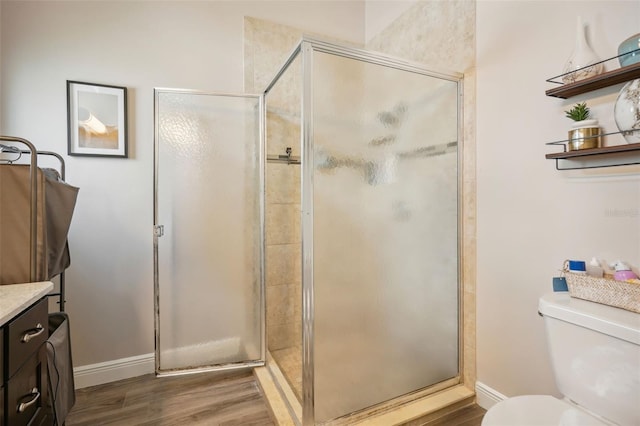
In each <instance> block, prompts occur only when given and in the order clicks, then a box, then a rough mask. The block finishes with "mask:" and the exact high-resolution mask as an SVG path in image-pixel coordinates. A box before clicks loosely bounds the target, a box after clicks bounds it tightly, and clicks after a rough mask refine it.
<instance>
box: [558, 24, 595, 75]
mask: <svg viewBox="0 0 640 426" xmlns="http://www.w3.org/2000/svg"><path fill="white" fill-rule="evenodd" d="M596 62H600V58H598V55H596V53H595V52H594V51H593V50H592V49H591V47H590V46H589V43H587V39H586V37H585V33H584V25H583V24H582V18H581V17H580V16H578V24H577V27H576V46H575V48H574V49H573V53H572V54H571V56H570V57H569V59H568V60H567V63H566V64H565V66H564V71H563V74H566V75H564V76H562V82H563V83H565V84H566V83H574V82H576V81H578V80H583V79H585V78H589V77H593V76H594V75H598V74H601V73H602V72H603V71H604V66H603V65H602V64H601V63H596ZM592 64H593V65H592ZM567 73H568V74H567Z"/></svg>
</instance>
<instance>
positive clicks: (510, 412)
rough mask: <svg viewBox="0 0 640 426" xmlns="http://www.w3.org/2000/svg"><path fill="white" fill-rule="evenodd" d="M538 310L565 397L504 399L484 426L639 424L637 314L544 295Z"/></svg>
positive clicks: (639, 335)
mask: <svg viewBox="0 0 640 426" xmlns="http://www.w3.org/2000/svg"><path fill="white" fill-rule="evenodd" d="M538 311H539V313H540V315H541V316H542V317H543V318H544V324H545V330H546V334H547V343H548V348H549V354H550V357H551V364H552V366H553V372H554V376H555V380H556V384H557V386H558V389H559V390H560V392H561V393H562V395H563V396H564V398H562V399H558V398H555V397H552V396H549V395H525V396H516V397H513V398H508V399H506V400H504V401H501V402H499V403H497V404H496V405H494V406H493V407H491V408H490V409H489V411H487V413H486V414H485V416H484V419H483V421H482V426H551V425H564V426H571V425H575V426H591V425H620V426H635V425H640V314H637V313H634V312H631V311H626V310H623V309H619V308H614V307H612V306H607V305H602V304H599V303H595V302H589V301H586V300H581V299H576V298H573V297H570V296H569V293H566V292H558V293H549V294H546V295H544V296H542V297H541V298H540V301H539V304H538Z"/></svg>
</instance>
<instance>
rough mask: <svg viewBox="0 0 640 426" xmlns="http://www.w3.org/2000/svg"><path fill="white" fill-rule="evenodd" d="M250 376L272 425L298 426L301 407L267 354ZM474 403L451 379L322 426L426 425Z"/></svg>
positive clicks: (456, 382) (293, 392)
mask: <svg viewBox="0 0 640 426" xmlns="http://www.w3.org/2000/svg"><path fill="white" fill-rule="evenodd" d="M254 375H255V377H256V380H257V382H258V385H259V386H260V388H261V390H262V393H263V394H264V396H265V399H266V401H267V406H268V408H269V411H270V413H271V417H272V419H273V421H274V423H275V424H277V425H287V426H289V425H291V426H293V425H301V424H302V405H301V404H300V401H299V400H298V398H297V395H296V393H295V391H294V390H293V389H292V387H291V386H290V385H289V382H288V381H287V379H285V376H284V375H283V374H282V372H281V371H280V368H278V365H277V364H276V362H275V361H274V359H273V357H272V356H271V354H270V353H267V365H266V366H264V367H258V368H255V369H254ZM474 401H475V393H474V392H473V390H471V389H469V388H467V387H466V386H464V385H463V384H459V383H458V381H457V379H451V380H447V381H445V382H442V383H439V384H437V385H435V386H432V387H431V388H429V389H426V390H423V391H418V392H415V393H413V394H412V395H408V396H404V397H399V398H395V399H393V400H391V401H388V402H385V403H382V404H378V405H375V406H373V407H370V408H368V409H365V410H362V411H359V412H356V413H352V414H350V415H347V416H344V417H340V418H338V419H334V420H331V421H329V422H327V423H324V424H327V425H332V426H343V425H344V426H346V425H365V424H366V425H372V426H375V425H380V426H391V425H402V424H405V423H407V422H410V421H412V420H417V419H420V420H424V421H429V420H432V419H437V418H439V417H441V416H443V415H446V414H449V413H452V412H454V411H457V410H459V409H461V408H464V407H466V406H468V405H471V404H473V403H474Z"/></svg>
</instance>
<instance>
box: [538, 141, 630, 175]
mask: <svg viewBox="0 0 640 426" xmlns="http://www.w3.org/2000/svg"><path fill="white" fill-rule="evenodd" d="M545 158H547V159H548V160H556V169H558V170H573V169H591V168H596V167H612V166H627V165H632V164H640V143H632V144H626V145H615V146H605V147H603V148H592V149H582V150H578V151H566V152H558V153H553V154H547V155H545Z"/></svg>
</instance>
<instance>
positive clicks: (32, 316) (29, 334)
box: [5, 297, 48, 379]
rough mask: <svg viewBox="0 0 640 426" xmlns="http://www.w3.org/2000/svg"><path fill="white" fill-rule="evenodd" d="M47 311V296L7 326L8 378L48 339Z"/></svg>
mask: <svg viewBox="0 0 640 426" xmlns="http://www.w3.org/2000/svg"><path fill="white" fill-rule="evenodd" d="M47 312H48V305H47V298H46V297H45V298H43V299H41V300H40V301H39V302H37V303H36V304H34V305H33V306H31V307H30V308H28V309H27V310H25V311H24V312H23V313H21V314H20V315H19V316H18V317H16V318H15V319H13V320H11V322H10V323H9V324H8V325H6V326H5V329H6V333H7V342H6V344H7V347H8V354H7V358H8V360H7V367H8V368H7V377H6V379H9V378H11V377H13V375H14V374H15V372H16V371H17V370H18V369H19V368H20V366H21V365H22V364H23V363H24V362H25V360H27V359H28V358H29V356H31V354H33V353H35V352H36V351H37V350H38V348H39V347H40V346H41V345H42V344H43V343H44V342H45V340H47V337H48V314H47Z"/></svg>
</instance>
